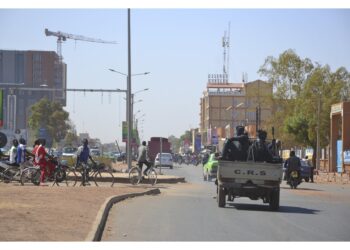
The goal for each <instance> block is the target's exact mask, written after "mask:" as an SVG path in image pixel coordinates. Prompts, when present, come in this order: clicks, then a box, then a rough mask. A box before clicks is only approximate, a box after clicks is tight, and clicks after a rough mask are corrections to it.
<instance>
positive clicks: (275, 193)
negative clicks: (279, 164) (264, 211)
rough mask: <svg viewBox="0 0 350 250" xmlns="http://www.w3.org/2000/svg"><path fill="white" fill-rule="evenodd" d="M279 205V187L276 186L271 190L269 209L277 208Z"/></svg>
mask: <svg viewBox="0 0 350 250" xmlns="http://www.w3.org/2000/svg"><path fill="white" fill-rule="evenodd" d="M279 207H280V189H279V188H276V189H274V190H272V192H271V196H270V208H271V210H274V211H276V210H278V209H279Z"/></svg>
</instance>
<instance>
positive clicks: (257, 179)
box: [218, 161, 283, 184]
mask: <svg viewBox="0 0 350 250" xmlns="http://www.w3.org/2000/svg"><path fill="white" fill-rule="evenodd" d="M282 174H283V169H282V164H272V163H265V162H240V161H219V168H218V179H219V181H234V182H238V183H246V182H247V181H249V180H250V181H252V182H253V183H255V184H260V183H263V182H264V181H279V182H280V181H281V180H282Z"/></svg>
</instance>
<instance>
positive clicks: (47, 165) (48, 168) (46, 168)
mask: <svg viewBox="0 0 350 250" xmlns="http://www.w3.org/2000/svg"><path fill="white" fill-rule="evenodd" d="M39 143H40V144H39V146H38V147H37V148H36V151H35V165H38V166H39V167H40V171H41V175H40V186H46V185H45V177H46V176H50V175H51V174H52V171H53V170H54V169H55V165H54V164H53V163H51V162H49V161H47V159H46V156H47V153H46V150H45V145H46V140H45V139H43V138H42V139H39Z"/></svg>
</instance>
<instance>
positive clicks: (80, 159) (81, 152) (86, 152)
mask: <svg viewBox="0 0 350 250" xmlns="http://www.w3.org/2000/svg"><path fill="white" fill-rule="evenodd" d="M82 143H83V145H81V146H79V147H78V151H77V161H76V164H75V165H76V166H78V165H79V164H80V163H84V164H87V161H88V160H89V159H90V160H91V161H92V162H93V163H94V164H96V162H95V161H94V159H93V158H92V157H91V154H90V147H89V141H88V139H86V138H85V139H83V142H82Z"/></svg>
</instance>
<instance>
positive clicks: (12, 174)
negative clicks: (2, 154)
mask: <svg viewBox="0 0 350 250" xmlns="http://www.w3.org/2000/svg"><path fill="white" fill-rule="evenodd" d="M1 165H2V166H1V169H2V171H1V172H0V181H3V182H4V183H10V182H12V181H18V182H21V175H22V173H23V172H24V171H25V170H26V169H28V168H30V167H31V166H28V167H25V166H11V165H7V164H5V163H4V164H1ZM33 184H35V183H34V182H33Z"/></svg>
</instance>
